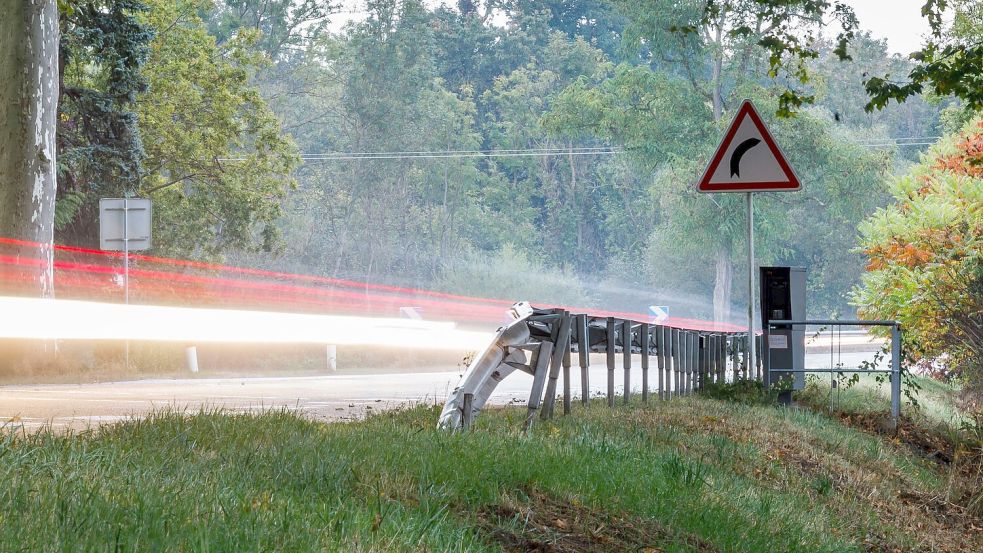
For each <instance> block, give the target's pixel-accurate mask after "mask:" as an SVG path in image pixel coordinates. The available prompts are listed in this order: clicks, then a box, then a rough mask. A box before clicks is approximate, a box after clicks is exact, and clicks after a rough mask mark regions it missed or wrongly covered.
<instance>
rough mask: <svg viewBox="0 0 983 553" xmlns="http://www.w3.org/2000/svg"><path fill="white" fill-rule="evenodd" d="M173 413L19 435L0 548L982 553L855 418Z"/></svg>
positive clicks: (706, 408)
mask: <svg viewBox="0 0 983 553" xmlns="http://www.w3.org/2000/svg"><path fill="white" fill-rule="evenodd" d="M436 414H437V413H436V411H435V410H434V409H432V408H427V407H418V408H414V409H410V410H407V411H403V412H396V413H384V414H381V415H377V416H375V417H372V418H370V419H369V420H367V421H364V422H360V423H351V424H320V423H316V422H311V421H308V420H304V419H301V418H297V417H296V416H294V415H291V414H288V413H284V412H274V413H268V414H264V415H260V416H247V415H231V414H221V413H203V414H193V415H184V414H181V413H161V414H157V415H154V416H152V417H150V418H148V419H146V420H140V421H131V422H126V423H122V424H116V425H113V426H108V427H104V428H103V429H102V430H100V431H98V432H85V433H81V434H73V435H57V434H55V433H50V432H40V433H36V434H25V433H23V432H18V431H16V430H11V429H10V427H9V426H8V428H7V432H6V433H5V434H4V435H3V436H2V439H0V550H3V551H8V550H15V549H22V550H28V551H42V550H72V551H76V550H86V549H88V550H96V549H98V550H110V549H113V550H140V551H147V550H161V549H167V550H196V551H270V550H291V551H315V550H335V551H399V550H404V551H501V550H502V549H506V550H534V549H536V548H538V550H542V551H624V550H635V551H690V550H697V551H718V550H719V551H858V550H865V549H866V550H887V551H891V550H903V551H910V550H932V549H938V550H949V551H958V550H962V551H971V550H977V551H979V550H983V531H981V530H980V526H983V524H981V523H980V521H979V519H978V518H976V517H974V516H973V515H971V514H968V513H967V512H966V511H965V509H963V508H962V507H960V506H958V505H954V504H952V503H949V502H948V501H946V500H945V499H943V497H942V495H941V494H942V493H943V490H944V489H945V488H946V486H947V484H948V483H949V480H948V474H947V469H945V468H944V467H943V466H942V465H941V464H940V463H939V461H937V460H933V459H931V458H928V457H926V456H925V455H924V454H923V453H921V452H919V451H915V450H914V449H912V448H911V447H909V446H908V445H907V444H905V443H901V442H897V441H895V440H891V439H888V438H884V437H881V436H877V435H873V434H870V433H866V432H864V431H861V430H856V429H853V428H850V427H848V426H846V425H844V424H842V423H841V421H840V420H839V419H838V418H831V417H828V416H825V415H823V414H817V413H814V412H810V411H806V410H784V409H778V408H774V407H768V406H760V405H758V406H755V405H744V404H740V403H734V402H725V401H718V400H712V399H707V398H700V397H690V398H684V399H675V400H672V401H670V402H655V403H653V404H651V405H650V406H648V407H644V408H643V407H641V406H638V405H636V406H632V407H631V408H628V409H626V408H617V409H614V410H609V409H607V408H605V407H603V406H602V405H600V404H599V403H596V404H594V405H591V406H590V407H589V408H588V409H586V410H585V409H577V411H576V413H575V414H574V416H571V417H559V418H558V419H557V420H555V421H553V422H547V423H543V424H539V425H537V426H536V427H535V428H534V429H533V431H532V432H531V433H530V434H529V435H528V436H523V435H522V434H521V433H520V432H518V431H517V428H518V427H519V423H520V420H521V417H522V411H521V410H520V409H518V408H510V409H504V410H498V411H495V412H489V413H486V414H484V415H483V416H482V417H480V419H479V421H478V428H477V430H476V431H474V432H472V433H468V434H450V433H445V432H438V431H436V430H435V429H434V428H433V426H434V421H435V419H436Z"/></svg>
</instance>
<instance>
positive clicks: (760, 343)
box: [754, 335, 765, 378]
mask: <svg viewBox="0 0 983 553" xmlns="http://www.w3.org/2000/svg"><path fill="white" fill-rule="evenodd" d="M754 342H755V344H756V345H757V348H756V349H755V351H764V347H765V346H764V336H762V335H758V336H755V337H754ZM756 361H757V362H756V363H755V364H754V370H755V371H757V374H758V378H761V377H762V375H763V372H764V368H763V367H764V360H763V359H762V356H760V355H759V356H758V357H757V360H756Z"/></svg>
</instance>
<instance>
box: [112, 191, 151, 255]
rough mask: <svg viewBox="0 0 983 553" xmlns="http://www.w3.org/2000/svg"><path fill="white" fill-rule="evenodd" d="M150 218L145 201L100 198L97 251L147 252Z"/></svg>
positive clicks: (149, 204)
mask: <svg viewBox="0 0 983 553" xmlns="http://www.w3.org/2000/svg"><path fill="white" fill-rule="evenodd" d="M152 215H153V210H152V206H151V202H150V200H149V199H146V198H102V199H101V200H99V248H100V249H103V250H114V251H123V250H124V249H125V250H127V251H131V252H132V251H137V250H146V249H149V248H150V222H151V218H152ZM124 229H125V232H124ZM124 244H125V247H124Z"/></svg>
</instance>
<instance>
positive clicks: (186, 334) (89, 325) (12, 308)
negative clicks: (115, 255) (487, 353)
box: [0, 297, 492, 351]
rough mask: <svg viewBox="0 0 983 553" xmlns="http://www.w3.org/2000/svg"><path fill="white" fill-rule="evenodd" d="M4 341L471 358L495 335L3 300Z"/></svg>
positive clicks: (286, 316)
mask: <svg viewBox="0 0 983 553" xmlns="http://www.w3.org/2000/svg"><path fill="white" fill-rule="evenodd" d="M0 313H3V316H2V317H0V336H2V337H4V338H14V339H31V340H146V341H165V342H182V343H187V344H200V343H206V342H210V343H259V344H263V343H267V344H334V345H375V346H393V347H403V348H416V349H436V350H457V351H467V350H476V349H481V348H483V347H484V346H486V345H487V344H488V342H489V340H491V338H492V334H491V333H487V332H476V331H466V330H459V329H457V328H455V325H454V323H444V322H434V321H417V320H408V319H395V318H376V317H350V316H337V315H314V314H300V313H278V312H271V311H250V310H238V309H202V308H189V307H166V306H158V305H121V304H113V303H101V302H92V301H76V300H50V299H35V298H16V297H0Z"/></svg>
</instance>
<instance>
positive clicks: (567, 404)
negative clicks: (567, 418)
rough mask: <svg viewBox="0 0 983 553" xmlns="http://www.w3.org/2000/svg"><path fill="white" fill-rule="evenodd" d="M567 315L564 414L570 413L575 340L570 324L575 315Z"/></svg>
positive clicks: (564, 356)
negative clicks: (571, 370) (571, 357)
mask: <svg viewBox="0 0 983 553" xmlns="http://www.w3.org/2000/svg"><path fill="white" fill-rule="evenodd" d="M566 317H567V325H568V326H567V347H565V348H563V414H564V415H569V414H570V350H571V349H573V340H571V339H570V337H571V335H572V334H573V333H572V331H571V329H570V328H569V325H571V324H573V317H572V316H571V315H570V314H567V315H566Z"/></svg>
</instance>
